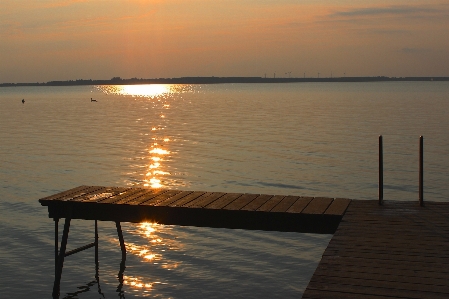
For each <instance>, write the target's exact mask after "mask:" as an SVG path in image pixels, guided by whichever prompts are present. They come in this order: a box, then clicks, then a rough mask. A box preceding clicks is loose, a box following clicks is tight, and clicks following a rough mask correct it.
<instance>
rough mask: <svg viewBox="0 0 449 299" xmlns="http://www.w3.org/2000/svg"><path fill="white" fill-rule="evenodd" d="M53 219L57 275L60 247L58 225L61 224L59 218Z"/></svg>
mask: <svg viewBox="0 0 449 299" xmlns="http://www.w3.org/2000/svg"><path fill="white" fill-rule="evenodd" d="M53 221H54V222H55V277H56V272H57V271H56V269H57V268H58V249H59V240H58V238H59V232H58V226H59V218H53Z"/></svg>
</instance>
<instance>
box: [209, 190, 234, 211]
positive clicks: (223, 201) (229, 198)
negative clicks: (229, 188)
mask: <svg viewBox="0 0 449 299" xmlns="http://www.w3.org/2000/svg"><path fill="white" fill-rule="evenodd" d="M242 195H243V194H240V193H226V194H225V195H223V196H221V197H220V198H219V199H217V200H215V201H213V202H212V203H210V204H208V205H207V206H206V207H205V208H206V209H222V208H224V207H225V206H227V205H228V204H231V203H232V202H233V201H234V200H236V199H237V198H239V197H240V196H242Z"/></svg>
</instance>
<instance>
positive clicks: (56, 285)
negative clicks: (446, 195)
mask: <svg viewBox="0 0 449 299" xmlns="http://www.w3.org/2000/svg"><path fill="white" fill-rule="evenodd" d="M70 220H71V218H66V219H65V223H64V232H63V233H62V240H61V248H60V250H59V256H58V264H57V265H56V269H55V273H56V275H55V282H54V284H53V294H52V295H53V298H54V299H55V298H59V287H60V283H61V275H62V266H63V264H64V257H65V250H66V247H67V239H68V238H69V228H70Z"/></svg>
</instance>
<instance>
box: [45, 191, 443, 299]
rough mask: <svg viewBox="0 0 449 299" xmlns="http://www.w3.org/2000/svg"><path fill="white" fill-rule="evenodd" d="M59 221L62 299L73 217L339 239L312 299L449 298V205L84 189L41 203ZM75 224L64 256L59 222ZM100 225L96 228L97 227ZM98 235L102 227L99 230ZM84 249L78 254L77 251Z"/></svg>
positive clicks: (308, 296) (308, 293)
mask: <svg viewBox="0 0 449 299" xmlns="http://www.w3.org/2000/svg"><path fill="white" fill-rule="evenodd" d="M39 201H40V203H41V204H42V205H43V206H48V210H49V217H50V218H53V219H55V221H56V242H55V243H56V244H55V248H56V252H55V255H56V264H55V265H56V266H55V267H56V271H55V273H56V274H55V286H54V293H53V297H54V298H57V297H58V296H59V281H60V279H61V273H62V264H63V262H64V257H65V256H68V255H69V254H72V252H78V251H80V250H83V249H85V248H90V247H93V246H95V247H96V253H95V254H96V261H97V260H98V234H97V232H95V242H94V243H92V244H89V245H86V246H84V247H82V248H80V249H76V250H73V251H72V252H66V251H65V246H66V244H67V238H68V227H69V226H70V219H87V220H105V221H115V222H116V225H117V231H118V234H119V240H120V245H121V248H122V259H123V261H124V259H125V253H126V249H125V246H124V240H123V236H122V234H121V228H120V222H141V221H155V222H158V223H161V224H176V225H193V226H209V227H224V228H241V229H258V230H277V231H291V232H309V233H327V234H334V235H333V238H332V239H331V241H330V243H329V245H328V247H327V248H326V250H325V252H324V254H323V256H322V259H321V261H320V263H319V265H318V268H317V269H316V271H315V273H314V275H313V277H312V279H311V280H310V282H309V284H308V286H307V289H306V290H305V292H304V294H303V298H304V299H312V298H313V299H317V298H337V299H338V298H368V299H371V298H373V299H374V298H449V203H435V202H426V203H425V205H424V206H420V205H419V203H418V201H416V202H397V201H386V202H384V204H383V205H382V206H379V204H378V202H377V201H363V200H349V199H331V198H312V197H299V196H280V195H263V194H262V195H261V194H242V193H222V192H198V191H178V190H154V189H140V188H117V187H97V186H80V187H77V188H74V189H71V190H68V191H65V192H62V193H59V194H56V195H52V196H49V197H46V198H43V199H40V200H39ZM60 218H66V223H65V226H64V234H63V239H62V242H61V249H60V252H59V253H58V240H57V238H58V237H57V227H58V225H57V220H58V219H60ZM95 223H96V222H95ZM95 228H96V226H95ZM77 250H78V251H77Z"/></svg>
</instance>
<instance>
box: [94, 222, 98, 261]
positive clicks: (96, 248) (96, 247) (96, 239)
mask: <svg viewBox="0 0 449 299" xmlns="http://www.w3.org/2000/svg"><path fill="white" fill-rule="evenodd" d="M95 266H97V267H98V224H97V219H95Z"/></svg>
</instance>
